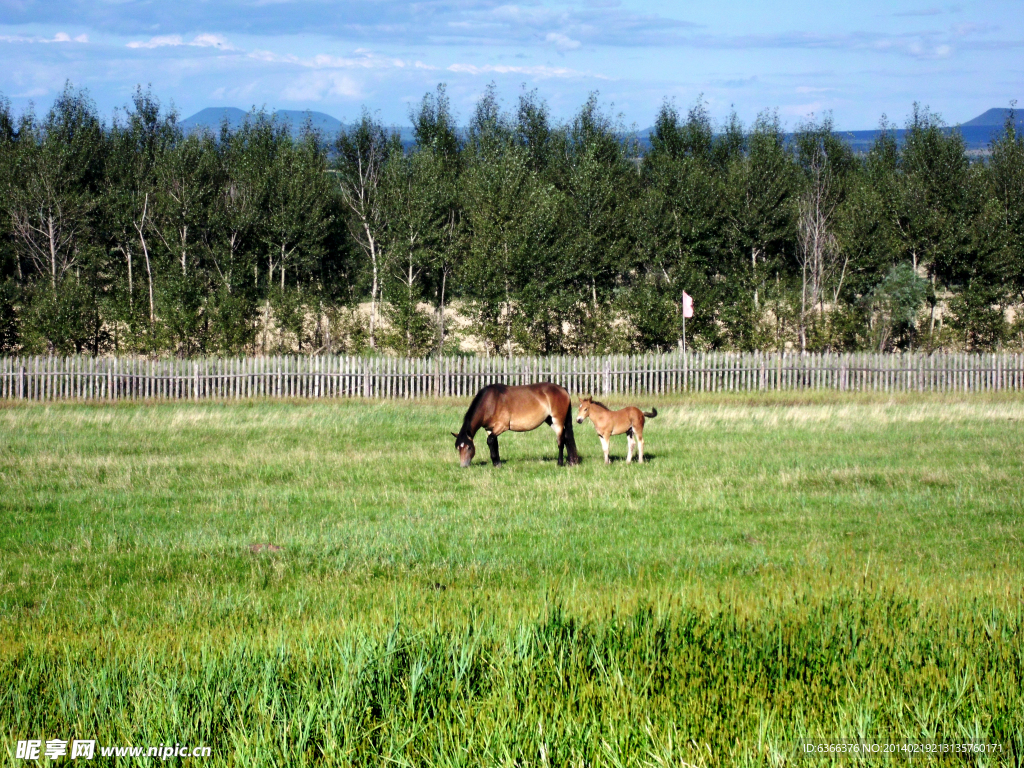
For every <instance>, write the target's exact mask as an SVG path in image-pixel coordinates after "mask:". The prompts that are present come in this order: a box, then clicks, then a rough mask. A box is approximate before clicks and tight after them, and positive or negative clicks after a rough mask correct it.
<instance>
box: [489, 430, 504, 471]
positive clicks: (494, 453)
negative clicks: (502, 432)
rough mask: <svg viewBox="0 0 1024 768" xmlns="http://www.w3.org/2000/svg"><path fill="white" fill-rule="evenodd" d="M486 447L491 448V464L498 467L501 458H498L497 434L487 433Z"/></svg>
mask: <svg viewBox="0 0 1024 768" xmlns="http://www.w3.org/2000/svg"><path fill="white" fill-rule="evenodd" d="M487 447H488V448H490V449H491V464H493V465H494V466H496V467H498V466H501V459H500V458H498V436H497V435H488V436H487Z"/></svg>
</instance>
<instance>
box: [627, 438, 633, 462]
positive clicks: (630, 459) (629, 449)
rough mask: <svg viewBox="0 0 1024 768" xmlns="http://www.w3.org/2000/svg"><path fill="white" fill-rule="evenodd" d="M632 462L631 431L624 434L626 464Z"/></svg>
mask: <svg viewBox="0 0 1024 768" xmlns="http://www.w3.org/2000/svg"><path fill="white" fill-rule="evenodd" d="M632 460H633V430H630V431H629V432H627V433H626V463H627V464H629V462H631V461H632Z"/></svg>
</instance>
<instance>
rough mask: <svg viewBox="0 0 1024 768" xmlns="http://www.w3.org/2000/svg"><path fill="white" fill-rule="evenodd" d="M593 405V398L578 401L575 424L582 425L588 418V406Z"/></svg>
mask: <svg viewBox="0 0 1024 768" xmlns="http://www.w3.org/2000/svg"><path fill="white" fill-rule="evenodd" d="M593 404H594V398H593V397H584V398H583V399H581V400H580V407H579V410H577V411H576V423H577V424H582V423H583V422H584V421H585V420H586V419H587V417H588V416H590V406H592V405H593Z"/></svg>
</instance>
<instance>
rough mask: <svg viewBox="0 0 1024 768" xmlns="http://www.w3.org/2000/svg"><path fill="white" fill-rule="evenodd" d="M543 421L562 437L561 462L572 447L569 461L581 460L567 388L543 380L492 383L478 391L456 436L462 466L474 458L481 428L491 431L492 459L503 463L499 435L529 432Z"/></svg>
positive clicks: (466, 465)
mask: <svg viewBox="0 0 1024 768" xmlns="http://www.w3.org/2000/svg"><path fill="white" fill-rule="evenodd" d="M541 424H550V425H551V427H552V429H554V430H555V436H556V437H557V439H558V466H562V452H563V450H564V449H565V448H568V449H569V464H579V463H580V457H579V456H578V455H577V454H576V440H575V439H574V438H573V436H572V398H571V397H569V393H568V392H566V391H565V388H563V387H560V386H558V385H557V384H552V383H551V382H548V381H545V382H541V383H540V384H527V385H526V386H519V387H509V386H505V385H504V384H490V385H489V386H486V387H484V388H483V389H481V390H480V391H479V392H477V393H476V397H474V398H473V402H472V404H471V405H470V406H469V410H468V411H466V418H464V419H463V420H462V429H461V430H460V431H459V433H458V434H455V433H454V432H452V435H453V436H454V437H455V447H456V448H457V449H458V451H459V460H460V462H461V463H462V466H464V467H468V466H469V464H470V462H471V461H473V455H474V454H475V453H476V448H475V447H474V446H473V436H474V435H475V434H476V433H477V430H479V429H481V428H482V429H483V430H484V431H486V432H487V446H488V447H489V448H490V449H491V463H492V464H494V466H496V467H497V466H498V465H500V464H501V460H500V459H499V458H498V435H500V434H501V433H502V432H507V431H509V430H511V431H513V432H529V431H530V430H531V429H536V428H537V427H539V426H540V425H541Z"/></svg>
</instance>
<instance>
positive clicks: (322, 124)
mask: <svg viewBox="0 0 1024 768" xmlns="http://www.w3.org/2000/svg"><path fill="white" fill-rule="evenodd" d="M248 114H249V112H246V111H245V110H244V109H239V108H238V107H207V108H206V109H202V110H200V111H199V112H196V113H195V114H194V115H192V116H191V117H186V118H185V119H184V120H182V121H181V127H182V129H183V130H185V131H186V132H189V131H195V130H201V129H209V130H211V131H213V132H214V133H217V132H218V131H220V126H221V124H222V123H223V122H224V120H227V122H228V126H229V127H230V128H231V130H233V131H235V130H238V129H239V128H241V127H242V124H243V123H244V122H245V117H246V115H248ZM268 114H270V115H272V116H273V117H275V118H276V119H277V120H278V121H279V122H281V123H284V124H286V125H288V126H289V128H290V129H291V131H292V132H293V133H295V132H297V131H299V130H301V129H302V126H303V125H305V124H306V120H307V119H308V120H309V121H310V123H311V124H312V126H313V128H315V129H317V130H320V131H323V132H324V133H325V134H329V135H334V134H336V133H338V131H340V130H341V129H342V128H343V127H344V126H343V125H342V122H341V121H340V120H338V118H336V117H331V115H328V114H327V113H326V112H313V111H312V110H298V109H278V110H275V111H273V112H269V113H268Z"/></svg>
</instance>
